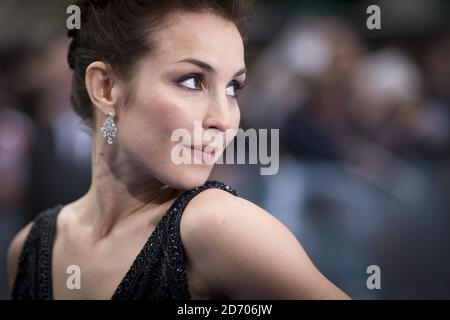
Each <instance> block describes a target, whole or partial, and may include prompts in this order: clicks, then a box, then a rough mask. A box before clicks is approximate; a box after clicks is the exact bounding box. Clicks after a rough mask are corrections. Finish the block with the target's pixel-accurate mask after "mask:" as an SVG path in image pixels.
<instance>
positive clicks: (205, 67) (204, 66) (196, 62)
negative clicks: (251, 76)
mask: <svg viewBox="0 0 450 320" xmlns="http://www.w3.org/2000/svg"><path fill="white" fill-rule="evenodd" d="M183 62H186V63H190V64H193V65H195V66H197V67H199V68H201V69H203V70H205V71H206V72H209V73H214V72H215V71H216V70H215V69H214V68H213V67H212V66H210V65H209V64H207V63H206V62H203V61H200V60H197V59H193V58H187V59H183V60H180V61H178V62H177V63H183ZM245 73H247V69H246V68H243V69H241V70H239V71H238V72H236V73H235V74H234V76H233V78H235V77H239V76H241V75H243V74H245Z"/></svg>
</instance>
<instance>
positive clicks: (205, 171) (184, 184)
mask: <svg viewBox="0 0 450 320" xmlns="http://www.w3.org/2000/svg"><path fill="white" fill-rule="evenodd" d="M212 168H213V166H212V165H182V166H177V167H176V168H174V169H173V170H171V172H170V173H169V177H167V179H164V180H166V181H163V182H164V183H165V184H167V185H168V186H170V187H172V188H174V189H176V190H190V189H193V188H195V187H198V186H201V185H203V184H204V183H205V182H206V181H207V180H208V178H209V176H210V174H211V171H212Z"/></svg>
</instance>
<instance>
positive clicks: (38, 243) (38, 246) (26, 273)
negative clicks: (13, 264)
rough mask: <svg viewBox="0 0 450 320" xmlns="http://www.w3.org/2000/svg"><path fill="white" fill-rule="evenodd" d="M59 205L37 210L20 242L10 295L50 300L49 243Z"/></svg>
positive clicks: (50, 260) (53, 234) (50, 254)
mask: <svg viewBox="0 0 450 320" xmlns="http://www.w3.org/2000/svg"><path fill="white" fill-rule="evenodd" d="M62 207H63V206H62V205H58V206H55V207H53V208H50V209H47V210H45V211H43V212H41V213H40V214H39V215H38V216H37V217H36V218H35V219H34V221H33V225H32V227H31V229H30V232H29V233H28V236H27V238H26V240H25V243H24V245H23V248H22V251H21V253H20V257H19V264H18V269H17V274H16V279H15V281H14V286H13V290H12V297H13V299H33V300H34V299H39V300H51V299H52V298H53V297H52V278H51V268H52V247H53V240H54V236H55V232H56V219H57V216H58V213H59V212H60V211H61V209H62Z"/></svg>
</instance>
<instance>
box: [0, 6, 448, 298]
mask: <svg viewBox="0 0 450 320" xmlns="http://www.w3.org/2000/svg"><path fill="white" fill-rule="evenodd" d="M6 2H8V1H6ZM47 2H51V1H47ZM306 2H307V1H306ZM393 2H396V1H391V2H389V3H391V6H392V7H389V6H388V4H387V2H386V1H385V2H380V7H381V8H382V13H383V10H388V9H392V10H395V8H394V6H393V5H392V3H393ZM398 2H402V3H403V4H404V5H405V4H406V7H405V8H409V10H403V11H402V12H403V14H406V15H408V16H407V17H404V16H403V17H402V19H398V20H399V21H398V24H397V25H396V24H395V23H394V22H396V20H397V18H396V17H394V19H391V20H389V19H386V23H387V26H388V27H389V28H388V29H389V30H384V31H373V32H374V33H370V32H369V31H368V30H367V29H366V27H365V23H364V19H365V18H366V17H367V16H366V15H365V11H364V10H360V9H361V8H363V7H364V6H363V5H361V3H360V2H357V1H338V4H339V5H336V6H332V4H331V2H330V1H324V2H323V3H324V4H326V5H325V7H327V8H331V9H333V8H334V9H335V11H336V12H339V14H337V13H336V12H333V10H331V11H332V13H331V14H330V13H329V12H322V11H320V10H317V8H310V7H307V8H304V7H302V6H300V5H298V3H303V1H299V2H298V3H297V2H296V1H290V2H289V6H287V3H288V1H286V6H284V5H283V4H281V2H275V1H263V2H260V3H258V1H257V8H256V9H257V10H256V13H255V17H254V19H253V20H252V22H251V24H250V26H249V28H250V31H249V35H248V37H249V42H248V58H247V63H248V67H249V76H248V85H247V86H246V89H245V90H244V92H243V93H242V95H241V98H240V99H241V100H240V105H241V112H242V118H243V121H242V125H243V127H244V128H257V129H258V128H264V129H280V151H281V154H280V171H279V173H278V174H276V175H273V176H261V175H260V171H259V167H258V166H257V165H219V166H217V167H216V168H215V169H214V172H213V175H212V177H211V178H212V179H218V180H222V181H224V182H226V183H228V184H229V185H231V186H232V187H233V188H235V189H237V190H238V192H239V194H240V195H241V196H243V197H245V198H248V199H249V200H252V201H254V202H256V203H257V204H258V205H260V206H262V207H263V208H265V209H266V210H268V211H269V212H271V213H272V214H274V215H275V216H276V217H277V218H278V219H280V220H281V221H282V222H283V223H285V224H286V225H287V226H288V228H289V229H290V230H291V231H292V232H293V233H294V235H295V236H296V237H297V238H298V239H299V241H300V242H301V243H302V245H303V246H304V248H305V250H306V251H307V253H308V254H309V255H310V257H311V258H312V260H313V262H314V263H315V264H316V265H317V266H318V267H319V269H320V270H321V271H322V272H323V273H324V274H325V275H326V276H327V277H329V278H330V279H331V280H333V281H334V282H335V283H336V284H337V285H338V286H340V287H341V288H342V289H343V290H344V291H346V292H347V293H348V294H349V295H350V296H352V297H353V298H368V299H378V298H388V299H389V298H393V299H399V298H450V274H449V273H448V272H447V270H449V267H450V256H449V254H448V253H449V252H448V251H449V250H448V248H449V244H450V235H449V234H448V232H447V230H448V229H449V227H450V215H449V214H448V212H447V209H448V208H449V207H450V200H449V199H450V191H449V190H450V188H449V187H450V183H449V182H450V139H449V138H450V62H449V59H450V25H448V24H446V22H445V21H444V22H442V23H441V24H439V17H441V16H442V12H443V11H444V10H445V9H448V6H447V7H446V6H445V5H444V2H443V1H438V0H436V1H431V0H428V1H420V0H412V1H409V2H405V1H403V0H398V1H397V3H398ZM430 3H433V4H434V5H433V6H430ZM384 5H386V6H384ZM297 6H298V7H297ZM408 6H409V7H408ZM411 6H412V8H411ZM414 8H415V10H413V9H414ZM0 9H5V6H3V7H2V6H1V5H0ZM294 9H296V10H294ZM342 11H344V12H347V13H348V12H353V13H355V12H356V13H357V14H359V15H360V19H362V20H361V21H362V22H361V23H359V22H360V21H358V19H351V17H352V16H351V15H350V14H345V13H344V14H341V12H342ZM63 12H64V11H63ZM405 12H406V13H405ZM424 15H427V17H428V16H430V17H431V19H432V20H433V21H434V23H435V26H436V27H435V28H428V29H427V28H420V26H419V27H417V26H415V25H414V23H415V22H417V23H419V22H420V23H428V22H427V21H429V20H427V19H425V18H423V16H424ZM0 16H1V15H0ZM443 16H444V17H445V16H446V15H445V14H444V15H443ZM382 17H383V15H382ZM387 18H389V16H388V17H387ZM405 19H406V21H407V22H406V25H409V24H410V25H411V28H407V29H406V31H405V28H404V24H405V22H404V21H405ZM428 19H430V18H429V17H428ZM44 21H45V20H44ZM402 21H403V25H402V23H401V22H402ZM40 23H45V22H42V21H41V22H40ZM436 23H437V24H436ZM428 25H429V24H428ZM402 26H403V27H402ZM56 29H58V28H56ZM59 29H61V28H59ZM50 31H51V32H50ZM50 31H49V32H47V33H45V32H43V34H45V36H41V38H40V41H38V44H36V41H31V40H29V41H28V40H25V41H22V40H20V41H16V43H13V44H11V42H9V41H3V42H2V41H0V61H1V65H0V263H1V267H0V299H2V298H3V299H4V298H8V292H7V289H6V281H5V280H6V270H5V268H4V266H5V263H6V262H5V257H6V250H7V246H8V244H9V242H10V241H11V238H12V236H13V235H14V234H15V233H16V232H17V231H18V230H19V229H20V228H21V227H23V226H24V225H25V224H26V223H27V222H29V221H30V220H31V219H32V218H33V217H34V216H36V214H38V213H39V212H40V211H42V210H44V209H46V208H49V207H52V206H54V205H57V204H60V203H68V202H70V201H72V200H74V199H76V198H78V197H80V196H81V195H82V194H84V193H85V192H86V191H87V189H88V187H89V183H90V165H91V163H90V155H91V154H90V152H91V150H90V146H91V145H90V144H91V141H90V135H89V132H88V130H87V128H86V127H85V126H84V125H83V123H82V122H81V121H80V120H79V118H78V117H77V116H76V115H75V114H74V113H73V112H72V109H71V107H70V98H69V97H70V89H71V74H70V70H69V68H68V66H67V63H66V51H67V45H68V40H67V39H66V38H65V35H64V33H63V32H61V30H55V28H50ZM29 32H31V31H29ZM0 36H1V34H0ZM25 39H27V38H25ZM0 40H1V37H0ZM272 143H273V141H272ZM268 236H270V235H268ZM370 265H378V266H380V269H381V280H382V284H381V286H382V287H381V290H369V289H368V288H367V286H366V279H367V277H368V276H369V275H368V274H367V273H366V270H367V267H368V266H370Z"/></svg>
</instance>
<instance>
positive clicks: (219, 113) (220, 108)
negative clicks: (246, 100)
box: [203, 96, 239, 132]
mask: <svg viewBox="0 0 450 320" xmlns="http://www.w3.org/2000/svg"><path fill="white" fill-rule="evenodd" d="M236 112H238V113H239V108H238V107H237V105H236V104H232V103H231V102H230V101H229V100H228V98H227V97H226V96H224V97H215V98H212V99H211V101H210V103H209V105H208V108H207V111H206V114H205V118H204V120H203V127H204V128H205V129H216V130H219V131H221V132H224V131H225V130H227V129H233V120H234V118H235V117H236Z"/></svg>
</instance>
